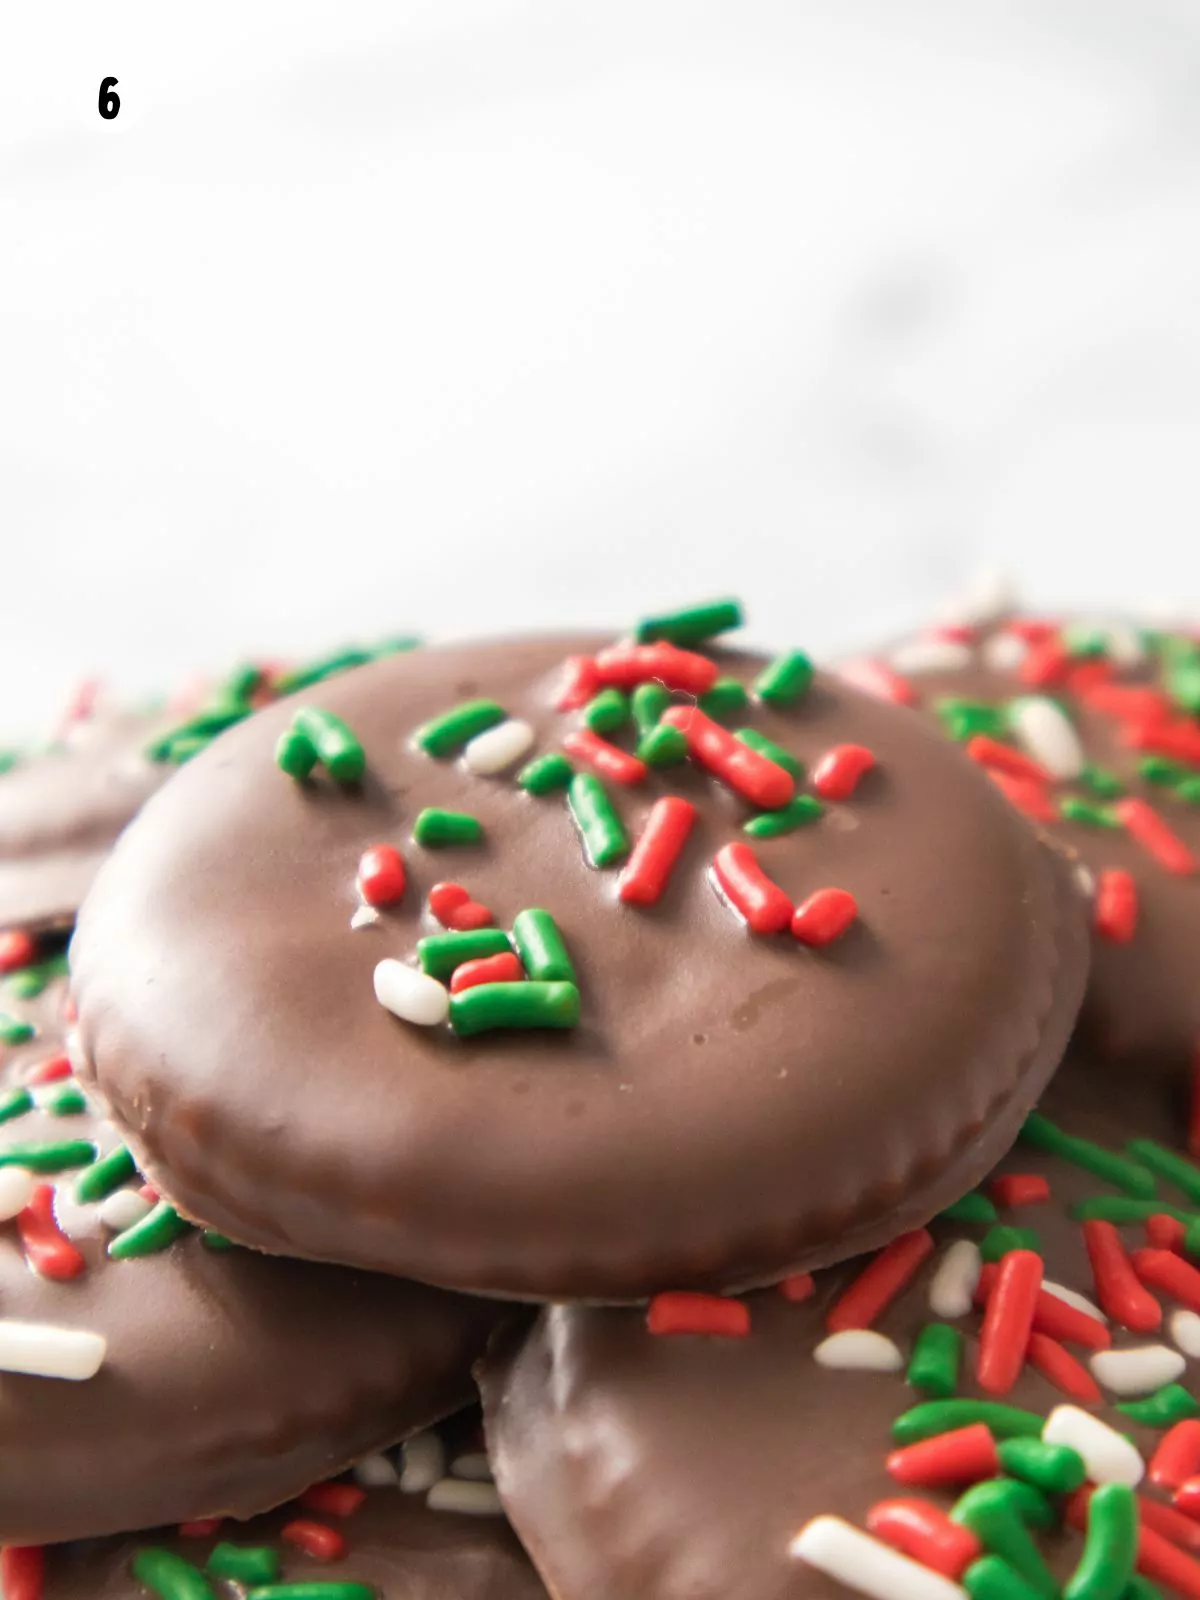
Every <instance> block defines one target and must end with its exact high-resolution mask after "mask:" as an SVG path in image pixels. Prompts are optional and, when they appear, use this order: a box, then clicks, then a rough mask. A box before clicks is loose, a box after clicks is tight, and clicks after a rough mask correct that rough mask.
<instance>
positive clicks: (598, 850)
mask: <svg viewBox="0 0 1200 1600" xmlns="http://www.w3.org/2000/svg"><path fill="white" fill-rule="evenodd" d="M651 737H653V735H651ZM567 803H568V804H569V806H570V808H571V817H572V820H573V821H574V823H575V826H576V827H577V828H578V829H579V832H580V834H581V836H582V838H583V848H584V851H585V852H586V854H587V858H588V862H589V864H590V865H591V866H593V867H615V866H616V864H617V862H618V861H623V860H624V859H625V857H626V856H627V855H628V854H629V836H628V834H627V833H626V832H625V825H624V823H623V822H622V821H621V819H620V817H619V816H618V815H617V812H616V809H615V808H614V806H613V803H612V801H611V800H610V799H609V797H608V791H607V790H606V789H605V787H604V785H603V784H602V783H601V782H600V780H599V778H596V777H593V776H592V774H591V773H590V772H577V773H576V774H575V776H574V777H573V778H572V779H571V784H570V787H569V788H568V790H567Z"/></svg>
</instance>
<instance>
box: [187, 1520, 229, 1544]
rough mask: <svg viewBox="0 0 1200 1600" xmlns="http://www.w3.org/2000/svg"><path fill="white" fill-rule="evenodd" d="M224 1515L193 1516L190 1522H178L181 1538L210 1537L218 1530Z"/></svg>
mask: <svg viewBox="0 0 1200 1600" xmlns="http://www.w3.org/2000/svg"><path fill="white" fill-rule="evenodd" d="M224 1520H225V1519H224V1517H194V1518H193V1519H192V1521H191V1522H181V1523H180V1524H179V1537H180V1538H181V1539H211V1538H212V1536H213V1534H214V1533H216V1532H218V1531H219V1529H220V1527H221V1524H222V1523H223V1522H224Z"/></svg>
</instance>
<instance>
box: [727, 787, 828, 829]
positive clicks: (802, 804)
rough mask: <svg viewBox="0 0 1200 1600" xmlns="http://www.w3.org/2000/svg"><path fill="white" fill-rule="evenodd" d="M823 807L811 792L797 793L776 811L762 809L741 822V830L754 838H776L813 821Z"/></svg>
mask: <svg viewBox="0 0 1200 1600" xmlns="http://www.w3.org/2000/svg"><path fill="white" fill-rule="evenodd" d="M824 810H825V807H824V806H823V805H822V804H821V802H820V801H819V800H818V799H816V797H815V796H814V795H811V794H798V795H797V796H796V798H795V799H794V800H789V801H788V803H787V805H785V806H780V808H779V810H778V811H764V812H763V813H762V814H761V816H757V817H751V818H750V821H749V822H746V823H743V824H742V832H743V833H748V834H750V835H751V837H752V838H755V839H778V838H779V836H780V835H781V834H784V833H794V832H795V831H796V829H797V828H803V827H804V826H805V824H806V823H809V822H815V821H816V820H817V818H818V817H819V816H821V815H822V813H823V812H824Z"/></svg>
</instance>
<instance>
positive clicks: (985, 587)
mask: <svg viewBox="0 0 1200 1600" xmlns="http://www.w3.org/2000/svg"><path fill="white" fill-rule="evenodd" d="M1016 605H1017V595H1016V590H1015V589H1014V587H1013V582H1012V579H1011V577H1010V576H1009V574H1008V573H1007V572H1001V571H1000V570H999V569H997V568H991V569H989V570H986V571H983V572H979V573H977V574H976V575H975V577H974V578H973V579H972V580H971V582H970V583H969V584H968V585H967V587H966V588H965V589H964V590H963V592H962V593H961V594H959V595H956V596H955V597H954V598H953V599H952V600H951V602H950V604H949V606H947V607H946V609H945V612H944V614H943V621H945V622H949V623H960V624H962V625H963V626H967V627H982V626H983V624H984V623H987V622H997V621H999V619H1000V618H1001V617H1002V616H1004V614H1005V613H1006V612H1008V611H1013V610H1015V609H1016Z"/></svg>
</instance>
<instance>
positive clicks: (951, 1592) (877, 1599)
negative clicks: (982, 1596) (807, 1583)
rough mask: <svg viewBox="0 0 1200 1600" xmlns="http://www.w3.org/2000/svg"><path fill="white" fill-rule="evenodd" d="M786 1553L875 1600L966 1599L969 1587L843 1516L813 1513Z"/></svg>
mask: <svg viewBox="0 0 1200 1600" xmlns="http://www.w3.org/2000/svg"><path fill="white" fill-rule="evenodd" d="M788 1554H789V1555H791V1556H794V1557H796V1558H797V1559H798V1560H800V1561H805V1562H807V1563H808V1565H809V1566H810V1567H815V1568H816V1569H817V1571H818V1572H824V1573H827V1574H828V1576H829V1577H831V1578H835V1579H836V1580H837V1581H838V1582H839V1583H844V1584H845V1585H846V1586H847V1587H848V1588H850V1589H857V1590H858V1592H859V1594H865V1595H870V1596H872V1600H965V1597H966V1590H965V1589H961V1588H960V1587H959V1586H958V1584H957V1583H951V1581H950V1579H949V1578H944V1577H942V1575H941V1573H940V1572H934V1571H932V1570H931V1569H930V1568H929V1567H923V1566H922V1565H921V1564H920V1563H919V1562H917V1561H913V1560H912V1558H911V1557H910V1556H904V1555H901V1554H900V1552H899V1551H898V1550H891V1549H889V1548H888V1546H887V1545H885V1544H881V1543H880V1542H879V1540H878V1539H873V1538H872V1537H871V1535H870V1534H869V1533H864V1532H863V1531H862V1529H861V1528H855V1527H853V1526H852V1525H851V1524H850V1523H849V1522H843V1521H842V1519H841V1517H829V1516H824V1517H814V1518H813V1519H812V1521H811V1522H810V1523H808V1524H807V1525H806V1526H805V1527H803V1528H801V1529H800V1532H799V1533H798V1534H797V1535H796V1537H795V1538H794V1539H793V1540H792V1542H791V1544H790V1545H789V1546H788Z"/></svg>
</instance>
